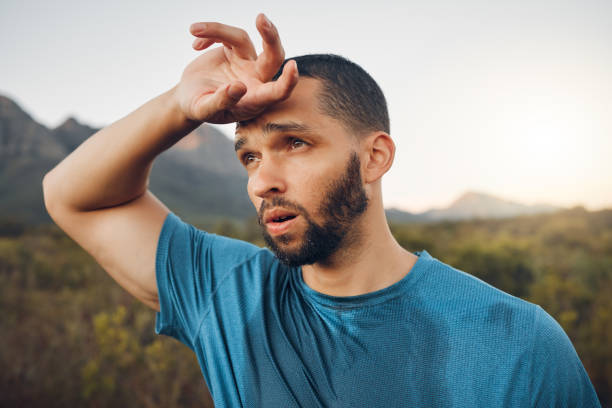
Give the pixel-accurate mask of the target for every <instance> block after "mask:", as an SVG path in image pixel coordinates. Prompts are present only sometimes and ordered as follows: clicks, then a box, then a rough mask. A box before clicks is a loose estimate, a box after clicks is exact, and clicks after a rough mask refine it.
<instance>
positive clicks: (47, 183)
mask: <svg viewBox="0 0 612 408" xmlns="http://www.w3.org/2000/svg"><path fill="white" fill-rule="evenodd" d="M53 184H54V183H53V175H52V171H49V172H48V173H47V174H45V176H44V177H43V180H42V192H43V202H44V204H45V209H46V210H47V213H48V214H49V216H51V218H52V219H53V220H55V216H54V214H55V213H56V212H57V208H58V203H57V198H56V197H55V194H54V188H53Z"/></svg>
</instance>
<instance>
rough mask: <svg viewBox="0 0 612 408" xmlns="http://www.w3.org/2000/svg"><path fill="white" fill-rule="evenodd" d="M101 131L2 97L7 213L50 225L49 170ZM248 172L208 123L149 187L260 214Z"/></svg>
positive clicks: (450, 215) (206, 212) (156, 167)
mask: <svg viewBox="0 0 612 408" xmlns="http://www.w3.org/2000/svg"><path fill="white" fill-rule="evenodd" d="M98 130H99V129H97V128H94V127H90V126H88V125H86V124H83V123H81V122H79V121H78V120H77V119H76V118H74V117H72V116H70V117H67V118H66V120H64V121H63V122H62V123H61V124H60V125H59V126H57V127H55V128H53V129H49V128H47V127H46V126H44V125H42V124H40V123H38V122H36V120H34V119H33V118H32V116H30V115H29V114H28V113H27V112H26V111H25V110H23V109H22V108H21V107H20V106H19V105H18V104H17V103H16V102H14V101H13V100H12V99H10V98H8V97H6V96H3V95H0V197H2V200H1V201H0V211H2V213H4V214H11V216H12V217H13V218H16V219H20V220H22V221H23V222H28V223H40V222H50V221H51V220H50V218H49V216H48V215H47V212H46V210H45V208H44V204H43V197H42V185H41V183H42V178H43V176H44V174H45V173H46V172H47V171H49V170H50V169H51V168H53V167H54V166H55V165H56V164H57V163H59V162H60V161H61V160H62V159H63V158H64V157H66V156H67V155H68V154H69V153H70V152H72V151H73V150H74V149H76V148H77V147H78V146H79V145H80V144H81V143H83V141H85V140H86V139H87V138H88V137H89V136H91V135H92V134H93V133H95V132H97V131H98ZM246 182H247V177H246V172H245V171H244V169H243V168H242V166H241V165H240V164H239V162H238V160H236V159H235V152H234V149H233V145H232V142H231V141H230V140H229V139H228V138H227V137H226V136H225V135H224V134H223V133H221V132H220V131H219V130H217V129H216V128H214V127H212V126H210V125H207V124H203V125H201V126H200V127H198V128H197V129H196V130H194V131H193V132H191V133H190V134H189V135H187V136H185V137H184V138H183V139H181V140H180V141H179V142H178V143H176V144H175V145H174V146H172V147H171V148H170V149H168V150H166V151H165V152H163V153H162V154H161V155H159V156H158V157H157V158H156V160H155V161H154V163H153V167H152V170H151V174H150V184H149V188H150V190H151V191H152V192H153V193H154V194H156V195H157V196H158V197H159V199H160V200H162V201H163V202H164V203H165V204H166V205H167V206H168V207H169V208H170V209H171V210H172V211H173V212H175V213H176V214H177V215H179V216H181V217H182V218H184V219H185V220H186V221H188V222H191V223H197V224H204V223H210V221H211V220H215V219H219V218H224V217H225V218H231V219H235V220H243V219H246V218H248V217H253V216H255V210H254V209H253V206H252V204H251V202H250V200H249V199H248V196H247V194H246ZM560 209H562V208H561V207H556V206H552V205H546V204H541V205H532V206H529V205H525V204H520V203H518V202H515V201H511V200H506V199H502V198H499V197H496V196H493V195H491V194H487V193H484V192H478V191H467V192H465V193H463V194H462V195H460V196H459V197H457V198H456V199H455V200H453V201H452V202H451V203H450V204H449V205H448V206H447V207H444V208H432V209H429V210H427V211H424V212H420V213H411V212H408V211H403V210H400V209H397V208H389V209H387V210H386V213H387V217H388V219H389V221H390V222H436V221H440V220H464V219H470V218H500V217H511V216H516V215H523V214H535V213H546V212H552V211H557V210H560Z"/></svg>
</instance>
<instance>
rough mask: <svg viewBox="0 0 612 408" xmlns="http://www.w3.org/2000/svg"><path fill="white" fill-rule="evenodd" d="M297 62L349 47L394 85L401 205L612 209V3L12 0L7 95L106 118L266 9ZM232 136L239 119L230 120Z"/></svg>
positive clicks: (1, 82)
mask: <svg viewBox="0 0 612 408" xmlns="http://www.w3.org/2000/svg"><path fill="white" fill-rule="evenodd" d="M260 11H262V12H265V13H266V15H267V16H268V17H269V18H270V19H271V20H272V21H273V22H274V23H275V24H276V25H277V27H278V29H279V32H280V33H281V37H282V40H283V44H284V46H285V50H286V52H287V55H288V56H291V55H299V54H304V53H313V52H317V53H318V52H331V53H336V54H341V55H344V56H346V57H348V58H349V59H351V60H353V61H355V62H357V63H358V64H360V65H361V66H363V67H364V68H365V69H366V70H367V71H368V72H369V73H370V74H371V75H372V76H373V77H374V78H375V79H376V80H377V81H378V82H379V84H380V85H381V87H382V89H383V91H384V92H385V94H386V97H387V101H388V104H389V110H390V116H391V133H392V136H393V137H394V139H395V142H396V145H397V149H398V150H397V153H396V158H395V163H394V165H393V168H392V169H391V171H390V172H389V174H388V175H386V176H385V179H384V181H383V192H384V197H385V203H386V205H387V206H397V207H400V208H403V209H406V210H410V211H421V210H424V209H427V208H429V207H436V206H445V205H448V204H449V203H450V201H452V200H453V199H455V198H456V197H457V196H458V195H460V194H461V193H463V192H464V191H466V190H476V191H482V192H487V193H491V194H494V195H498V196H500V197H502V198H507V199H512V200H516V201H520V202H523V203H528V204H531V203H538V202H547V203H551V204H558V205H563V206H571V205H576V204H582V205H585V206H586V207H587V208H589V209H598V208H602V207H612V1H609V0H600V1H594V0H593V1H592V0H582V1H562V0H561V1H537V0H530V1H520V0H513V1H486V0H482V1H456V0H449V1H435V0H433V1H431V0H430V1H419V2H416V1H401V2H400V1H397V2H385V1H377V2H372V1H367V2H366V1H364V2H360V1H329V0H327V1H318V0H316V1H307V2H304V1H303V2H288V1H283V2H281V1H267V2H266V1H261V2H256V1H249V2H236V1H227V0H226V1H217V2H212V1H180V0H179V1H173V2H170V1H153V0H149V1H135V0H133V1H118V0H107V1H104V2H101V1H89V0H81V1H62V0H54V1H28V0H2V1H0V93H1V94H4V95H7V96H9V97H11V98H13V99H15V100H16V101H17V102H18V103H19V104H20V105H21V106H22V107H23V108H24V109H25V110H26V111H28V112H29V113H30V114H31V115H32V116H33V117H34V118H35V119H36V120H38V121H40V122H42V123H43V124H45V125H46V126H49V127H55V126H57V125H59V124H60V123H61V122H62V121H63V120H64V119H65V118H66V117H68V116H75V117H76V118H77V119H78V120H79V121H81V122H83V123H86V124H89V125H92V126H103V125H106V124H109V123H111V122H113V121H115V120H117V119H119V118H120V117H122V116H124V115H126V114H127V113H129V112H130V111H132V110H133V109H135V108H137V107H138V106H139V105H141V104H143V103H144V102H146V101H147V100H148V99H150V98H152V97H154V96H156V95H158V94H160V93H161V92H164V91H165V90H167V89H169V88H170V87H172V86H173V85H175V84H176V82H177V81H178V79H179V78H180V75H181V72H182V70H183V68H184V67H185V66H186V65H187V64H188V63H189V61H191V60H192V59H193V58H195V57H196V55H197V53H196V52H195V51H193V50H192V49H191V41H192V37H191V36H190V34H189V32H188V28H189V25H190V24H191V23H192V22H195V21H221V22H224V23H227V24H232V25H237V26H241V27H243V28H245V29H247V31H248V32H249V33H250V34H251V36H252V38H254V41H255V42H256V45H257V47H258V49H260V39H259V37H258V36H257V31H256V29H255V26H254V20H255V17H256V15H257V13H258V12H260ZM223 130H224V131H225V132H226V133H227V134H228V137H232V136H233V127H232V126H229V127H223Z"/></svg>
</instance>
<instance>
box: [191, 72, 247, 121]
mask: <svg viewBox="0 0 612 408" xmlns="http://www.w3.org/2000/svg"><path fill="white" fill-rule="evenodd" d="M246 91H247V87H246V85H245V84H243V83H242V82H240V81H235V82H232V83H230V84H227V85H225V86H220V87H219V88H217V90H216V91H215V93H214V94H212V95H211V94H207V95H203V96H201V97H200V99H199V100H197V101H196V102H195V106H194V109H193V110H194V113H195V115H196V117H197V118H198V119H199V120H204V121H205V120H207V119H208V118H210V117H212V116H213V115H216V114H218V113H219V112H221V111H223V110H226V109H229V108H231V107H232V106H234V105H235V104H237V103H238V101H239V100H240V99H241V98H242V96H243V95H244V94H245V93H246Z"/></svg>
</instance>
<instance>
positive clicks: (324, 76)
mask: <svg viewBox="0 0 612 408" xmlns="http://www.w3.org/2000/svg"><path fill="white" fill-rule="evenodd" d="M290 60H294V61H295V62H296V63H297V67H298V72H299V74H300V76H301V77H309V78H314V79H318V80H320V81H321V83H322V91H321V95H320V102H321V103H320V105H319V108H320V109H321V111H322V112H323V113H325V114H327V115H329V116H331V117H333V118H335V119H338V120H340V121H341V122H343V124H344V125H346V126H347V127H348V128H349V129H350V130H352V131H354V132H357V133H362V132H366V131H377V130H382V131H384V132H386V133H390V126H389V112H388V111H387V101H386V100H385V95H384V94H383V92H382V90H381V89H380V87H379V86H378V84H377V83H376V81H374V78H372V77H371V76H370V74H368V73H367V72H366V71H365V70H364V69H363V68H361V67H360V66H359V65H357V64H355V63H354V62H352V61H349V60H348V59H346V58H344V57H341V56H339V55H334V54H308V55H301V56H298V57H294V58H288V59H286V60H285V61H284V62H283V65H282V66H281V68H280V70H279V71H278V72H277V73H276V75H275V76H274V79H275V80H276V79H277V78H278V77H279V76H280V74H281V72H282V70H283V67H284V66H285V64H286V63H287V62H288V61H290Z"/></svg>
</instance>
